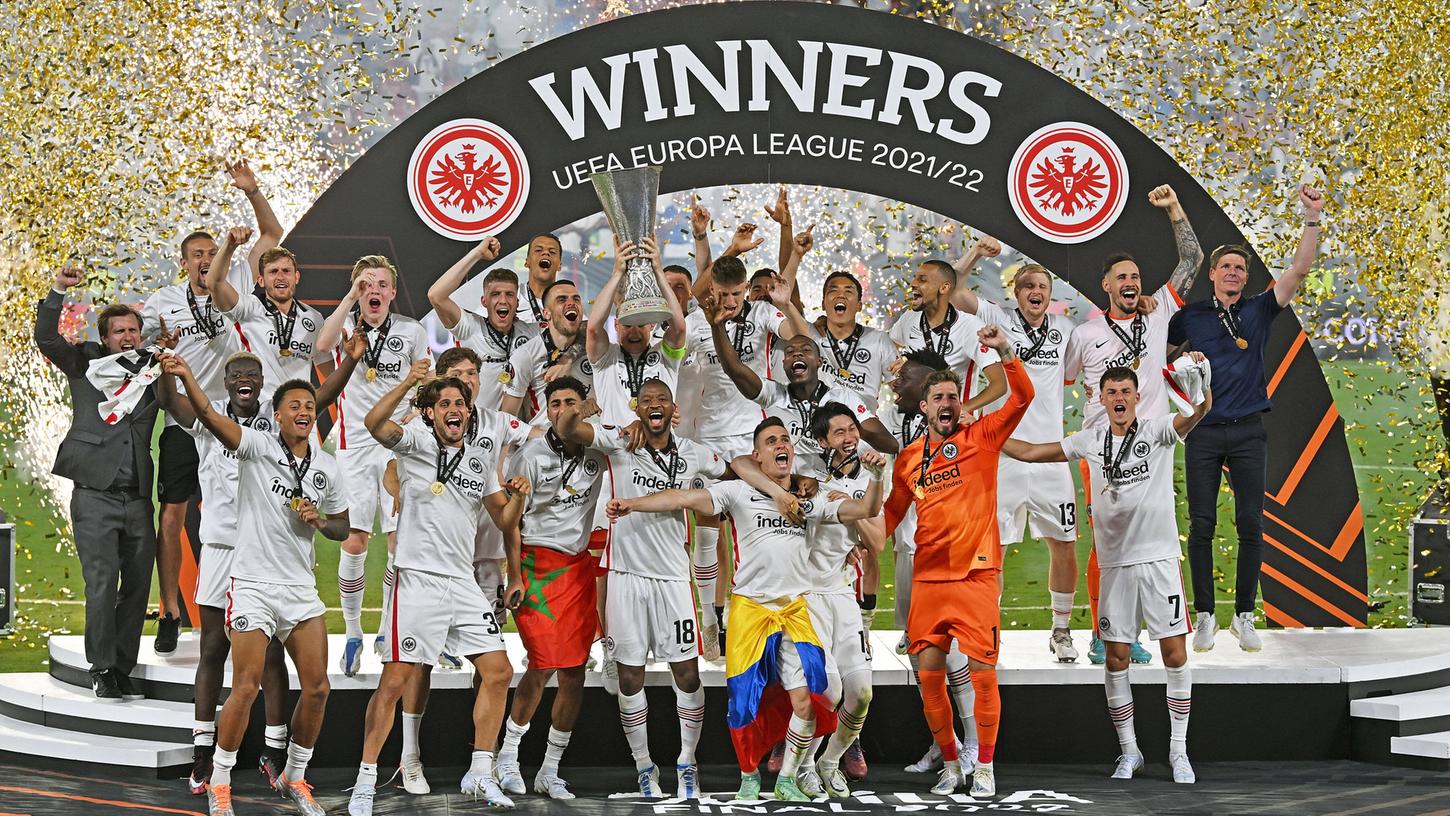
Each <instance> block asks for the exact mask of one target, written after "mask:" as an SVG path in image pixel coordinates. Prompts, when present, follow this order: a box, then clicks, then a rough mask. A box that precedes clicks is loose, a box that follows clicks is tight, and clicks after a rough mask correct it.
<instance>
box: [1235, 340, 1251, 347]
mask: <svg viewBox="0 0 1450 816" xmlns="http://www.w3.org/2000/svg"><path fill="white" fill-rule="evenodd" d="M1234 345H1236V346H1238V347H1239V348H1241V349H1246V348H1248V347H1249V341H1247V340H1245V339H1244V338H1242V337H1235V338H1234Z"/></svg>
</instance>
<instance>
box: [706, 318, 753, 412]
mask: <svg viewBox="0 0 1450 816" xmlns="http://www.w3.org/2000/svg"><path fill="white" fill-rule="evenodd" d="M700 308H702V309H705V310H706V311H705V319H706V320H708V321H709V322H710V339H711V340H712V341H713V342H714V344H715V355H716V356H717V357H719V358H720V367H721V368H723V369H724V370H725V375H726V376H727V377H729V378H730V382H732V383H735V388H736V389H737V390H739V391H740V393H741V394H742V395H744V396H745V398H746V399H755V398H756V397H758V396H760V389H761V388H764V387H765V386H764V385H763V384H762V383H761V382H760V376H759V375H757V374H756V373H755V371H754V370H753V369H751V368H750V366H748V365H746V364H745V363H743V362H741V360H740V355H739V354H736V353H735V347H734V346H732V345H730V338H729V337H728V336H727V335H726V332H727V331H728V330H727V329H726V328H725V320H724V319H722V318H721V317H720V307H719V305H718V304H715V303H714V302H712V301H709V300H708V299H706V301H701V304H700Z"/></svg>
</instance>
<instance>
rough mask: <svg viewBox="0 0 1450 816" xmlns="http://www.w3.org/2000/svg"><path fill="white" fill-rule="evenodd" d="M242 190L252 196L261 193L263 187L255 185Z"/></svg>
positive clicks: (249, 196) (248, 196)
mask: <svg viewBox="0 0 1450 816" xmlns="http://www.w3.org/2000/svg"><path fill="white" fill-rule="evenodd" d="M242 192H243V193H244V194H246V196H247V198H251V197H252V196H254V195H260V194H261V192H262V188H261V187H253V188H252V189H250V190H243V191H242Z"/></svg>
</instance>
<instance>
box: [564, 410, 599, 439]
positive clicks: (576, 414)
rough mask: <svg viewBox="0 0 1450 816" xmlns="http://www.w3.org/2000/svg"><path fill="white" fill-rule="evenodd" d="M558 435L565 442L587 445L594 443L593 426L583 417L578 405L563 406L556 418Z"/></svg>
mask: <svg viewBox="0 0 1450 816" xmlns="http://www.w3.org/2000/svg"><path fill="white" fill-rule="evenodd" d="M558 431H559V436H560V438H562V439H563V440H564V441H565V442H573V443H575V444H578V445H583V446H585V447H588V446H590V445H592V444H594V433H595V430H594V426H593V425H592V424H590V423H589V422H586V421H585V419H584V413H583V412H582V411H580V410H579V408H578V406H571V407H568V408H565V409H564V410H563V412H562V413H560V414H559V420H558Z"/></svg>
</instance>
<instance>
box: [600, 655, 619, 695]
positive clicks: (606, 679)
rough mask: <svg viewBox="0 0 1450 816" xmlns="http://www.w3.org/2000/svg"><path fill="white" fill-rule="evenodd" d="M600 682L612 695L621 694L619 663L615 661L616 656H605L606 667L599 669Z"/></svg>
mask: <svg viewBox="0 0 1450 816" xmlns="http://www.w3.org/2000/svg"><path fill="white" fill-rule="evenodd" d="M599 684H600V685H602V686H604V690H605V691H607V692H609V694H610V696H612V697H618V696H619V664H618V663H616V662H614V658H612V657H606V658H604V668H603V669H600V671H599Z"/></svg>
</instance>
